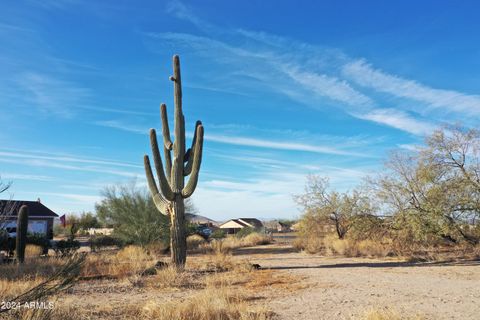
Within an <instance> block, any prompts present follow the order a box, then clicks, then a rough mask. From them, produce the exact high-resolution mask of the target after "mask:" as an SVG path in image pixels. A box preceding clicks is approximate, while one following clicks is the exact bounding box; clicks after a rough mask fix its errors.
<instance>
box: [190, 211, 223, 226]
mask: <svg viewBox="0 0 480 320" xmlns="http://www.w3.org/2000/svg"><path fill="white" fill-rule="evenodd" d="M185 219H186V220H187V221H188V222H190V223H194V224H198V225H202V226H207V227H216V226H218V222H217V221H215V220H212V219H210V218H207V217H204V216H201V215H198V214H193V213H185Z"/></svg>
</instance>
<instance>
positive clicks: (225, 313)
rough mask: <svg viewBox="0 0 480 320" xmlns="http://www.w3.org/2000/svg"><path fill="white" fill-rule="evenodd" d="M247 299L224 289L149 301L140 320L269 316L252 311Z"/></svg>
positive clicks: (224, 319) (251, 319)
mask: <svg viewBox="0 0 480 320" xmlns="http://www.w3.org/2000/svg"><path fill="white" fill-rule="evenodd" d="M246 301H247V299H246V298H245V297H244V296H242V295H240V294H239V293H238V292H236V291H234V290H229V289H227V288H207V289H205V290H202V291H201V292H199V293H197V294H195V295H193V296H191V297H189V298H187V299H185V300H183V301H177V300H175V301H170V302H167V303H159V302H158V301H151V302H149V303H147V304H146V305H145V306H144V307H143V310H142V318H143V319H155V320H171V319H176V320H233V319H241V320H263V319H270V318H271V316H272V315H271V313H269V312H268V311H266V310H265V309H263V308H254V307H253V308H252V307H251V306H249V305H248V304H247V303H246Z"/></svg>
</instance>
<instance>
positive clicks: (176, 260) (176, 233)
mask: <svg viewBox="0 0 480 320" xmlns="http://www.w3.org/2000/svg"><path fill="white" fill-rule="evenodd" d="M172 209H173V210H172V213H171V225H170V250H171V251H170V252H171V258H172V264H173V265H174V266H175V267H176V268H178V269H183V268H184V266H185V262H186V260H187V237H186V234H185V206H184V203H183V198H182V195H181V194H176V195H175V201H173V208H172Z"/></svg>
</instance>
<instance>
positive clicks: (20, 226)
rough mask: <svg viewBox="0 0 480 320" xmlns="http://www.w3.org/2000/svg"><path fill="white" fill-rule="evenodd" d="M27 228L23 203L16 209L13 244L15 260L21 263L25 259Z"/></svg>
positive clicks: (26, 215)
mask: <svg viewBox="0 0 480 320" xmlns="http://www.w3.org/2000/svg"><path fill="white" fill-rule="evenodd" d="M27 229H28V207H27V206H26V205H23V206H21V207H20V210H19V211H18V217H17V239H16V245H15V254H16V256H17V261H18V262H19V263H23V261H24V260H25V247H26V245H27Z"/></svg>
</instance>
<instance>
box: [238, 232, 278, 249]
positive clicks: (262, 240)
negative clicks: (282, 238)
mask: <svg viewBox="0 0 480 320" xmlns="http://www.w3.org/2000/svg"><path fill="white" fill-rule="evenodd" d="M269 243H272V237H271V236H269V235H266V234H263V233H258V232H252V233H250V234H248V235H246V236H245V237H244V238H242V239H241V245H242V246H243V247H250V246H259V245H265V244H269Z"/></svg>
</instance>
